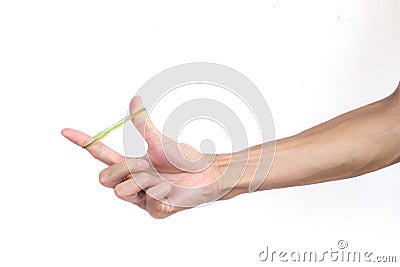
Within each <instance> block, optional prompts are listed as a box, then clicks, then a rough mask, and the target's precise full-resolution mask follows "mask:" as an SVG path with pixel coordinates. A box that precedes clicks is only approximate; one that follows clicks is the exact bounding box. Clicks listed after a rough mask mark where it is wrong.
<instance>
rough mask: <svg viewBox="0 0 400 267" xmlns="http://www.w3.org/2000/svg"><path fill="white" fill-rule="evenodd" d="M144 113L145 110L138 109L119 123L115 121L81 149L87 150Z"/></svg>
mask: <svg viewBox="0 0 400 267" xmlns="http://www.w3.org/2000/svg"><path fill="white" fill-rule="evenodd" d="M144 111H146V109H145V108H142V109H139V110H138V111H136V112H134V113H132V114H131V115H128V116H126V117H124V118H122V119H120V120H119V121H117V122H116V123H114V124H113V125H111V126H110V127H108V128H106V129H104V130H103V131H101V132H99V133H98V134H96V135H95V136H93V138H94V140H93V141H92V142H90V143H89V144H87V145H86V146H83V147H82V148H84V149H87V148H88V147H90V146H91V145H93V144H94V143H96V142H98V141H100V140H101V139H103V138H104V137H106V136H107V135H108V134H109V133H111V132H112V131H114V130H116V129H118V128H119V127H121V126H122V125H124V124H125V123H126V122H127V121H130V120H131V119H133V118H135V117H136V116H138V115H140V114H142V113H143V112H144Z"/></svg>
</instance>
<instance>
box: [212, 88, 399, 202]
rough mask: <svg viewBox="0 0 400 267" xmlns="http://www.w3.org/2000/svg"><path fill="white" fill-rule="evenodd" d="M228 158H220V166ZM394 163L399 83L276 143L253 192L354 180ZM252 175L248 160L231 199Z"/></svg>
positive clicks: (255, 150)
mask: <svg viewBox="0 0 400 267" xmlns="http://www.w3.org/2000/svg"><path fill="white" fill-rule="evenodd" d="M262 146H263V145H259V146H255V147H252V148H250V150H251V152H250V157H251V155H254V157H255V158H257V156H256V155H257V154H259V150H260V149H261V148H262ZM238 153H243V152H238ZM224 157H225V158H224ZM245 157H247V154H246V156H245V155H244V156H243V158H245ZM228 158H229V156H227V155H225V156H221V159H220V162H219V164H220V165H221V167H222V168H224V167H225V164H226V163H227V159H228ZM399 161H400V85H399V87H398V88H397V89H396V91H395V92H394V93H393V94H392V95H390V96H389V97H387V98H384V99H382V100H380V101H378V102H375V103H372V104H369V105H367V106H364V107H361V108H359V109H356V110H353V111H351V112H348V113H345V114H343V115H341V116H338V117H336V118H334V119H332V120H329V121H327V122H325V123H322V124H320V125H317V126H315V127H313V128H311V129H308V130H306V131H303V132H301V133H299V134H297V135H294V136H291V137H288V138H284V139H280V140H277V141H276V151H275V156H274V160H273V163H272V166H271V170H270V172H269V174H268V176H267V177H266V179H265V180H264V182H263V183H262V185H261V186H260V187H259V189H258V190H266V189H273V188H283V187H290V186H300V185H307V184H314V183H321V182H327V181H333V180H339V179H345V178H350V177H355V176H359V175H362V174H365V173H368V172H372V171H375V170H378V169H381V168H384V167H386V166H389V165H392V164H395V163H397V162H399ZM254 175H255V166H253V167H252V164H251V162H250V164H249V167H248V168H247V169H246V171H245V173H244V175H243V177H242V178H241V180H240V182H239V183H238V184H237V186H236V187H235V188H234V191H236V193H234V195H236V194H238V193H244V192H247V191H248V186H249V183H250V180H251V179H252V177H253V176H254ZM258 178H259V179H262V178H264V177H258Z"/></svg>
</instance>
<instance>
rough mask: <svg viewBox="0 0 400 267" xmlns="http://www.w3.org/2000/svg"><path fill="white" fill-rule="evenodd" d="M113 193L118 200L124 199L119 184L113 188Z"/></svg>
mask: <svg viewBox="0 0 400 267" xmlns="http://www.w3.org/2000/svg"><path fill="white" fill-rule="evenodd" d="M114 193H115V195H116V196H117V197H119V198H122V199H123V198H125V197H126V194H125V193H124V191H123V190H122V186H121V185H120V184H118V185H117V186H116V187H115V188H114Z"/></svg>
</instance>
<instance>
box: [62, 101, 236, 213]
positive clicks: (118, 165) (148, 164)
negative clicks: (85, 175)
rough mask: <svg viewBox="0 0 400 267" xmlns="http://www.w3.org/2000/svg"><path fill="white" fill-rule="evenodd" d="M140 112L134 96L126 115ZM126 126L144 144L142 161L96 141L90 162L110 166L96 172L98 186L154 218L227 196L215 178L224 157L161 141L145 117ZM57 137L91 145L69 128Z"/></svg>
mask: <svg viewBox="0 0 400 267" xmlns="http://www.w3.org/2000/svg"><path fill="white" fill-rule="evenodd" d="M142 107H143V103H142V101H141V99H140V97H134V98H133V99H132V101H131V104H130V111H131V113H133V112H135V111H136V110H139V109H141V108H142ZM132 122H133V124H134V125H135V127H136V128H137V129H138V131H139V132H140V133H141V135H142V136H143V137H144V139H145V140H146V142H147V144H148V151H147V154H146V155H145V156H144V157H141V158H125V157H123V156H121V155H120V154H118V153H117V152H115V151H113V150H112V149H110V148H108V147H107V146H105V145H104V144H102V143H100V142H98V143H95V144H93V145H92V146H90V147H89V148H88V151H89V153H91V154H92V155H93V156H94V157H95V158H97V159H99V160H101V161H103V162H104V163H106V164H108V165H110V167H108V168H106V169H104V170H103V171H102V172H101V173H100V182H101V184H103V185H104V186H106V187H110V188H114V191H115V194H116V195H117V196H118V197H119V198H121V199H123V200H125V201H128V202H131V203H134V204H136V205H138V206H139V207H141V208H143V209H145V210H146V211H148V212H149V214H150V215H151V216H153V217H155V218H165V217H167V216H169V215H172V214H174V213H176V212H178V211H181V210H184V209H188V208H191V207H194V206H197V205H199V204H203V203H207V202H211V201H214V200H217V199H220V198H221V197H223V196H224V195H225V194H226V193H228V192H229V190H227V188H226V187H224V185H223V183H222V182H223V181H222V180H221V179H218V178H219V177H220V176H221V175H222V173H223V171H224V168H223V167H222V166H223V164H221V159H222V158H223V159H224V160H223V161H224V162H226V157H225V156H222V155H207V154H202V153H200V152H199V151H197V150H196V149H194V148H193V147H191V146H189V145H187V144H179V143H177V142H175V141H174V140H172V139H170V138H168V137H166V136H163V135H162V134H161V133H160V132H159V131H157V129H156V128H155V126H154V125H153V123H152V122H151V120H150V119H149V117H148V114H147V112H143V113H142V114H140V115H138V116H137V117H135V118H133V119H132ZM63 135H64V136H65V137H66V138H68V139H69V140H71V141H72V142H74V143H75V144H77V145H79V146H83V145H85V144H87V143H89V142H90V141H91V140H93V138H92V137H90V136H88V135H86V134H84V133H82V132H79V131H76V130H71V129H66V130H64V131H63ZM225 186H226V185H225ZM235 194H236V193H233V194H232V193H231V194H230V195H228V196H225V198H230V197H232V196H233V195H235Z"/></svg>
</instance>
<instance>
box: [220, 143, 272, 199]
mask: <svg viewBox="0 0 400 267" xmlns="http://www.w3.org/2000/svg"><path fill="white" fill-rule="evenodd" d="M275 145H276V142H275V141H272V142H268V143H264V144H261V145H257V146H253V147H250V148H247V149H244V150H241V151H238V152H235V153H232V154H219V155H217V156H216V158H215V162H214V164H215V169H216V173H217V178H218V185H219V190H220V191H222V192H225V193H226V194H227V197H225V198H230V197H233V196H236V195H238V194H243V193H249V192H254V191H257V190H258V189H259V188H260V187H262V185H263V184H264V183H265V180H266V178H267V176H268V173H269V171H270V168H271V165H272V161H273V158H274V154H275Z"/></svg>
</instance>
